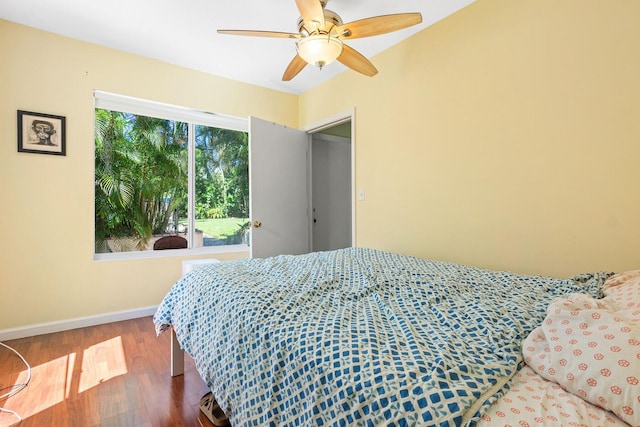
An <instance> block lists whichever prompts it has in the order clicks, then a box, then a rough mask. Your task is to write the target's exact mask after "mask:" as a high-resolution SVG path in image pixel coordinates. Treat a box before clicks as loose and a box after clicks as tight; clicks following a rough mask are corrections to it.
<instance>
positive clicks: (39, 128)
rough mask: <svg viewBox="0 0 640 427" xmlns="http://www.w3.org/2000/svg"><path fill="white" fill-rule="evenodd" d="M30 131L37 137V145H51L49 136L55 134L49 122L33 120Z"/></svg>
mask: <svg viewBox="0 0 640 427" xmlns="http://www.w3.org/2000/svg"><path fill="white" fill-rule="evenodd" d="M31 129H33V131H34V132H35V133H36V135H37V136H38V144H43V145H53V143H52V142H51V135H53V134H55V133H56V131H55V129H54V128H53V124H51V122H46V121H44V120H34V121H33V123H31Z"/></svg>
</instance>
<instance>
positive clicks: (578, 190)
mask: <svg viewBox="0 0 640 427" xmlns="http://www.w3.org/2000/svg"><path fill="white" fill-rule="evenodd" d="M639 17H640V2H638V1H636V0H615V1H600V0H562V1H556V0H526V1H525V0H522V1H511V0H479V1H477V2H475V3H473V4H471V5H470V6H468V7H466V8H464V9H462V10H461V11H459V12H457V13H456V14H454V15H452V16H450V17H448V18H446V19H445V20H443V21H441V22H439V23H437V24H436V25H434V26H432V27H429V28H427V29H426V30H424V31H422V32H420V33H419V34H417V35H415V36H413V37H411V38H410V39H408V40H406V41H405V42H403V43H401V44H400V45H398V46H396V47H394V48H392V49H389V50H387V51H385V52H383V53H382V54H380V55H378V56H376V57H374V58H373V62H374V63H375V65H376V66H377V67H378V69H379V70H380V73H379V74H378V75H377V76H376V77H374V78H371V79H369V78H367V77H363V76H360V75H358V74H356V73H353V72H348V73H343V74H341V75H340V76H338V77H337V78H335V79H333V80H331V81H329V82H328V83H326V84H324V85H322V86H320V87H318V88H316V89H314V90H311V91H309V92H307V93H305V94H304V95H302V96H301V97H300V113H299V114H300V116H299V117H300V119H299V121H300V123H301V124H306V123H314V122H316V121H317V120H319V119H321V118H323V117H327V116H330V115H332V114H335V113H336V112H340V111H345V110H347V109H349V108H352V107H355V111H356V113H355V117H356V122H355V125H356V127H355V134H356V186H357V187H358V188H365V190H366V200H365V201H362V202H358V204H357V216H356V218H357V219H356V222H357V228H356V233H357V243H358V245H360V246H371V247H377V248H382V249H388V250H394V251H399V252H402V253H407V254H412V255H417V256H421V257H427V258H435V259H443V260H450V261H455V262H461V263H467V264H472V265H478V266H483V267H490V268H497V269H506V270H514V271H518V272H523V273H537V274H545V275H546V274H548V275H556V276H566V275H571V274H574V273H579V272H584V271H594V270H616V271H618V270H625V269H637V268H640V248H639V246H638V242H640V167H639V166H638V162H639V161H640V55H639V52H640V25H638V18H639ZM350 44H351V45H352V46H353V47H355V48H357V45H356V41H355V40H354V41H353V42H352V43H350ZM326 94H331V95H330V96H327V95H326Z"/></svg>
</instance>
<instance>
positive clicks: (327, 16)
mask: <svg viewBox="0 0 640 427" xmlns="http://www.w3.org/2000/svg"><path fill="white" fill-rule="evenodd" d="M340 25H342V18H340V16H339V15H338V14H337V13H335V12H334V11H332V10H328V9H324V27H321V28H307V27H306V26H305V22H304V19H302V17H299V18H298V31H299V32H300V34H302V35H303V36H305V37H306V36H308V35H311V34H314V33H320V34H331V31H332V30H333V29H334V28H335V27H339V26H340Z"/></svg>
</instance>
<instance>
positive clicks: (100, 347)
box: [78, 336, 128, 393]
mask: <svg viewBox="0 0 640 427" xmlns="http://www.w3.org/2000/svg"><path fill="white" fill-rule="evenodd" d="M127 372H128V370H127V362H126V361H125V358H124V349H123V348H122V338H121V337H119V336H118V337H115V338H111V339H110V340H107V341H102V342H101V343H98V344H95V345H92V346H91V347H88V348H87V349H85V350H84V352H83V354H82V374H81V375H80V384H79V386H78V393H82V392H83V391H86V390H88V389H90V388H91V387H95V386H97V385H98V384H100V383H102V382H105V381H108V380H110V379H111V378H115V377H117V376H120V375H125V374H126V373H127Z"/></svg>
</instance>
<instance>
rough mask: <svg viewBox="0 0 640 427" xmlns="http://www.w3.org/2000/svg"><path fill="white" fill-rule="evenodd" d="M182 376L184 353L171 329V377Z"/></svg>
mask: <svg viewBox="0 0 640 427" xmlns="http://www.w3.org/2000/svg"><path fill="white" fill-rule="evenodd" d="M182 374H184V352H183V351H182V349H181V348H180V343H179V342H178V338H177V337H176V332H175V331H174V330H173V328H171V376H172V377H176V376H178V375H182Z"/></svg>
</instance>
